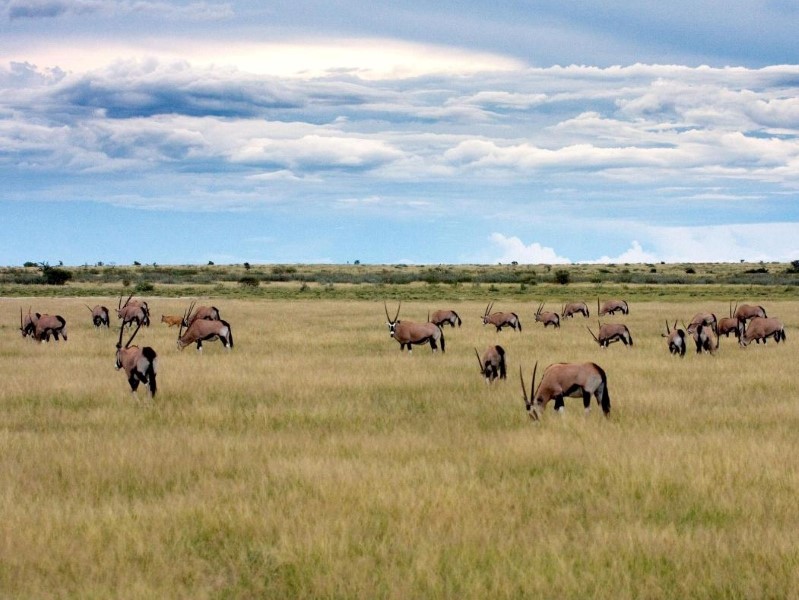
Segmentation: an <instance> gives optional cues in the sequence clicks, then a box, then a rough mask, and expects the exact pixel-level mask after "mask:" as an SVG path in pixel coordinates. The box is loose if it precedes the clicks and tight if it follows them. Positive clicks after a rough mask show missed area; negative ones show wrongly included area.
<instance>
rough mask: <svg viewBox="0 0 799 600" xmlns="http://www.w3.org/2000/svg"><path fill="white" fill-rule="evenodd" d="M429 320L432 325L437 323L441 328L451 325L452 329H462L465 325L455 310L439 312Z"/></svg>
mask: <svg viewBox="0 0 799 600" xmlns="http://www.w3.org/2000/svg"><path fill="white" fill-rule="evenodd" d="M428 320H429V321H430V322H431V323H435V324H436V325H438V326H439V327H443V326H444V325H449V326H450V327H453V328H454V327H455V325H457V326H458V327H460V326H461V324H462V323H463V321H461V318H460V317H459V316H458V313H456V312H455V311H454V310H437V311H435V312H434V313H433V316H431V317H430V318H429V319H428Z"/></svg>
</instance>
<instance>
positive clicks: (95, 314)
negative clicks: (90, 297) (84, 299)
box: [84, 304, 111, 329]
mask: <svg viewBox="0 0 799 600" xmlns="http://www.w3.org/2000/svg"><path fill="white" fill-rule="evenodd" d="M84 306H85V307H86V308H88V309H89V312H91V313H92V323H94V328H95V329H99V328H100V327H106V328H109V327H111V320H110V319H109V317H108V309H107V308H106V307H105V306H100V305H99V304H97V305H95V307H94V308H92V307H91V306H89V305H88V304H85V305H84Z"/></svg>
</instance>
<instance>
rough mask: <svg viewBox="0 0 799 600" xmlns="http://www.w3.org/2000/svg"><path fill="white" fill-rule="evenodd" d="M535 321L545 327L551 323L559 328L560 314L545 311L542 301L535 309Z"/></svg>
mask: <svg viewBox="0 0 799 600" xmlns="http://www.w3.org/2000/svg"><path fill="white" fill-rule="evenodd" d="M535 322H536V323H543V324H544V327H545V328H546V327H548V326H549V325H552V327H554V328H555V329H559V328H560V315H559V314H558V313H556V312H550V311H545V310H544V303H543V302H542V303H541V304H539V305H538V308H537V309H536V311H535Z"/></svg>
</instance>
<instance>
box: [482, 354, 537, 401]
mask: <svg viewBox="0 0 799 600" xmlns="http://www.w3.org/2000/svg"><path fill="white" fill-rule="evenodd" d="M474 355H475V356H476V357H477V364H479V365H480V372H481V373H483V374H485V372H486V371H485V368H484V367H483V361H482V360H480V353H479V352H478V351H477V348H475V349H474ZM519 368H520V369H521V367H519ZM522 386H524V381H522ZM525 398H526V396H525Z"/></svg>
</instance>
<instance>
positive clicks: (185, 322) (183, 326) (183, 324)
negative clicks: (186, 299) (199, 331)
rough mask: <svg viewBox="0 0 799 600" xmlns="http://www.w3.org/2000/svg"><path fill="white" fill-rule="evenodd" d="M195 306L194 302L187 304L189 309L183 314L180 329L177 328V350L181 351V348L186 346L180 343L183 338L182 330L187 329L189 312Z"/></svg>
mask: <svg viewBox="0 0 799 600" xmlns="http://www.w3.org/2000/svg"><path fill="white" fill-rule="evenodd" d="M195 304H196V302H192V303H191V304H189V308H188V309H187V310H186V312H184V313H183V319H181V321H180V327H178V342H177V344H178V350H183V347H184V346H185V345H186V344H184V343H183V342H181V341H180V338H182V337H183V330H184V329H188V327H189V317H191V311H193V310H194V305H195Z"/></svg>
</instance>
